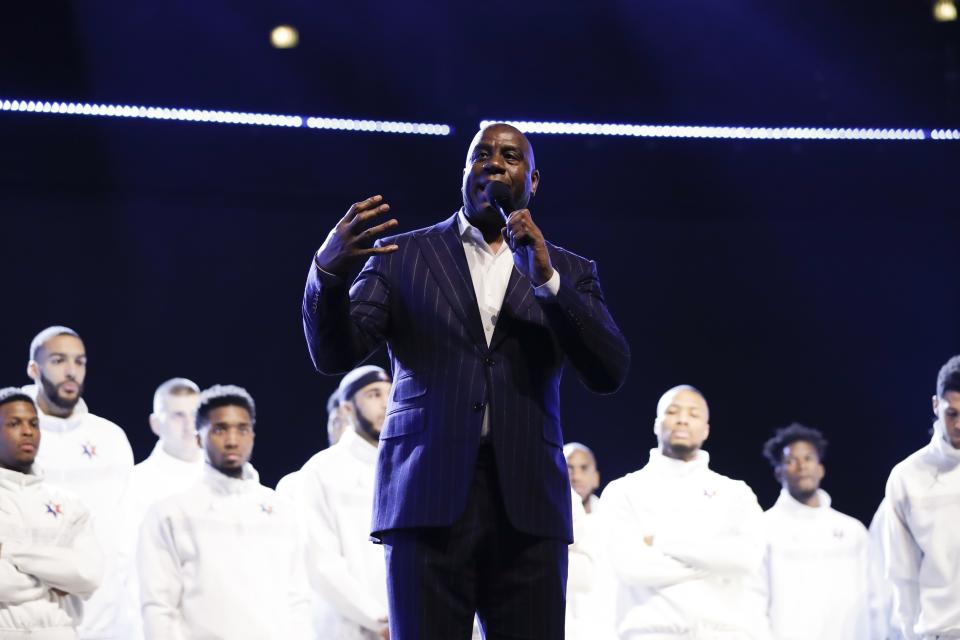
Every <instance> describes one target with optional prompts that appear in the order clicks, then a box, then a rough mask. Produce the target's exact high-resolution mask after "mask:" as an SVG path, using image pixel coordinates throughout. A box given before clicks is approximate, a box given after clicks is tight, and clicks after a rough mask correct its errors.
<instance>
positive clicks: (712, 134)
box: [480, 120, 928, 140]
mask: <svg viewBox="0 0 960 640" xmlns="http://www.w3.org/2000/svg"><path fill="white" fill-rule="evenodd" d="M496 122H505V123H507V124H510V125H513V126H514V127H516V128H517V129H520V130H521V131H523V132H524V133H533V134H537V133H542V134H556V135H575V136H585V135H592V136H625V137H632V138H675V139H708V140H709V139H713V140H925V139H927V137H928V134H927V132H925V131H924V130H923V129H870V128H864V129H851V128H827V127H708V126H701V125H656V124H600V123H587V122H537V121H526V120H483V121H481V122H480V128H483V127H486V126H488V125H491V124H494V123H496Z"/></svg>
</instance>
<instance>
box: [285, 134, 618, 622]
mask: <svg viewBox="0 0 960 640" xmlns="http://www.w3.org/2000/svg"><path fill="white" fill-rule="evenodd" d="M539 180H540V173H539V171H537V169H536V165H535V160H534V156H533V149H532V147H531V146H530V143H529V141H528V140H527V139H526V137H525V136H524V135H523V134H522V133H521V132H520V131H518V130H517V129H515V128H513V127H511V126H508V125H504V124H497V125H492V126H489V127H487V128H485V129H483V130H481V131H480V132H478V133H477V135H476V136H475V137H474V139H473V141H472V143H471V145H470V149H469V151H468V153H467V160H466V166H465V167H464V176H463V189H462V190H463V208H462V209H461V210H460V211H459V212H458V213H456V214H455V215H453V216H452V217H450V218H448V219H447V220H445V221H443V222H441V223H439V224H437V225H434V226H432V227H428V228H426V229H420V230H417V231H413V232H409V233H404V234H401V235H395V236H392V237H382V236H384V234H387V233H389V232H390V231H392V230H393V229H394V228H395V227H396V226H397V224H398V223H397V221H396V219H390V220H387V221H385V222H382V221H381V220H382V219H383V217H385V214H387V213H388V212H389V210H390V206H389V205H388V204H387V203H386V202H385V201H384V199H383V198H382V197H381V196H373V197H371V198H368V199H366V200H364V201H362V202H358V203H356V204H354V205H353V206H351V207H350V209H349V210H348V211H347V213H346V214H345V215H344V216H343V218H342V219H341V220H340V221H339V222H338V223H337V225H336V227H334V229H333V230H332V231H331V232H330V234H329V235H328V236H327V239H326V240H325V241H324V243H323V245H322V246H321V247H320V249H319V250H318V251H317V253H316V255H315V256H314V261H313V264H312V265H311V268H310V273H309V276H308V279H307V285H306V290H305V291H304V299H303V322H304V330H305V333H306V338H307V344H308V347H309V350H310V355H311V357H312V358H313V362H314V364H315V366H316V368H317V369H318V370H319V371H321V372H323V373H327V374H332V373H337V372H341V371H345V370H348V369H351V368H353V367H354V366H356V364H357V363H358V362H360V361H362V360H363V359H364V358H366V357H367V356H368V355H370V353H371V352H373V351H374V350H375V349H376V348H377V347H378V346H379V345H380V344H381V343H383V342H384V341H385V342H386V343H387V346H388V349H389V354H390V360H391V366H392V370H393V379H394V386H393V391H392V394H391V397H390V401H389V405H388V409H387V418H386V423H385V424H384V427H383V431H382V434H381V440H380V451H379V458H378V462H377V484H376V491H375V497H374V514H373V524H372V531H373V535H374V537H375V538H379V539H380V540H381V541H382V542H383V544H384V548H385V555H386V562H387V575H388V578H387V581H388V593H389V599H390V632H391V635H392V637H393V638H394V639H395V640H431V639H437V640H440V639H442V640H449V639H454V640H456V639H464V640H465V639H467V638H469V637H470V631H471V622H472V619H473V615H474V612H476V613H477V615H478V616H479V618H480V620H481V623H482V625H483V627H484V631H485V633H486V637H487V638H530V639H534V638H537V639H539V638H543V639H551V640H562V638H563V619H564V590H565V583H566V568H567V549H566V547H567V544H568V543H570V542H571V539H572V531H571V515H570V513H571V511H570V510H571V501H570V487H569V481H568V478H567V468H566V461H565V459H564V457H563V451H562V448H561V447H562V444H563V435H562V432H561V428H560V415H559V409H560V398H559V389H560V374H561V370H562V367H563V364H564V362H565V361H569V362H570V364H571V365H572V366H573V368H574V369H575V370H576V371H577V373H578V375H579V377H580V379H581V380H582V381H583V383H584V384H585V385H586V386H587V387H588V388H590V389H592V390H593V391H596V392H598V393H612V392H614V391H616V390H617V389H618V388H619V387H620V385H621V384H622V383H623V380H624V378H625V376H626V372H627V368H628V366H629V362H630V352H629V348H628V346H627V343H626V340H625V339H624V337H623V336H622V335H621V333H620V331H619V329H618V328H617V326H616V324H615V323H614V321H613V318H612V317H611V316H610V313H609V312H608V311H607V307H606V304H605V302H604V298H603V294H602V292H601V289H600V283H599V279H598V276H597V271H596V265H595V264H594V263H593V262H591V261H589V260H586V259H584V258H581V257H579V256H577V255H574V254H573V253H570V252H568V251H565V250H564V249H561V248H559V247H557V246H554V245H552V244H549V243H547V242H546V241H545V240H544V238H543V234H542V233H541V231H540V229H539V227H538V226H537V225H536V224H535V223H534V221H533V217H532V215H531V213H530V211H529V209H527V206H528V204H529V201H530V197H531V196H532V195H533V194H534V193H536V190H537V186H538V183H539ZM493 182H501V183H503V185H505V188H504V187H500V188H502V189H504V190H505V191H508V192H509V201H508V202H504V203H502V204H504V205H506V206H503V207H502V208H503V209H504V210H505V211H507V212H509V216H508V217H507V219H506V220H504V219H503V217H502V214H501V212H500V207H498V206H497V203H496V202H494V201H493V198H491V196H490V195H489V194H490V193H491V188H490V187H489V186H488V185H490V184H491V183H493ZM496 186H499V185H496ZM498 200H499V199H498ZM504 200H506V196H504ZM374 240H376V242H375V243H374ZM371 243H373V244H372V246H371ZM363 260H366V264H365V266H363V269H362V270H361V271H360V273H359V275H358V276H357V277H356V279H355V280H354V281H353V285H352V286H351V287H349V288H348V286H347V284H348V283H349V282H350V281H351V279H352V276H353V274H354V273H355V269H357V267H358V266H359V265H360V264H361V263H362V262H363Z"/></svg>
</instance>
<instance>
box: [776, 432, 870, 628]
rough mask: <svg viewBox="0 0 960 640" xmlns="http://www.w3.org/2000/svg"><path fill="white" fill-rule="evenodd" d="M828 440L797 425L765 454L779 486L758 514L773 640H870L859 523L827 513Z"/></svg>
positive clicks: (865, 545) (863, 534)
mask: <svg viewBox="0 0 960 640" xmlns="http://www.w3.org/2000/svg"><path fill="white" fill-rule="evenodd" d="M826 451H827V441H826V439H825V438H824V437H823V434H822V433H820V431H818V430H816V429H811V428H809V427H805V426H803V425H801V424H791V425H790V426H787V427H784V428H782V429H778V430H777V431H776V433H775V434H774V436H773V437H772V438H770V439H769V440H767V442H766V444H764V446H763V455H764V456H765V457H766V458H767V460H769V461H770V464H771V465H772V466H773V471H774V475H775V476H776V478H777V480H779V481H780V486H781V490H780V497H779V498H778V499H777V503H776V504H775V505H773V507H771V508H770V509H769V510H768V511H767V512H766V513H764V514H763V516H764V517H763V519H764V525H765V530H766V536H767V553H766V559H765V562H764V566H763V572H762V574H761V579H760V585H761V589H762V590H763V591H764V592H765V593H766V605H767V613H768V616H769V618H770V627H771V629H772V632H773V637H774V639H775V640H806V639H809V638H817V640H871V639H872V638H876V637H878V636H877V635H875V634H874V633H872V632H871V621H870V614H869V587H870V584H869V542H868V537H867V530H866V528H865V527H864V526H863V524H861V523H860V521H859V520H856V519H854V518H851V517H850V516H848V515H844V514H842V513H840V512H839V511H836V510H835V509H833V508H832V507H831V506H830V495H829V494H828V493H827V492H826V491H824V490H823V489H821V488H820V482H821V481H822V480H823V476H824V473H825V470H824V467H823V458H824V456H825V455H826Z"/></svg>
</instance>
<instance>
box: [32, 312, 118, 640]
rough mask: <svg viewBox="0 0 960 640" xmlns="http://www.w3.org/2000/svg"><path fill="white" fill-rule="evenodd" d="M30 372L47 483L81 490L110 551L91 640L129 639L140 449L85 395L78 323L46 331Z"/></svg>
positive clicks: (86, 614) (86, 628)
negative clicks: (129, 561)
mask: <svg viewBox="0 0 960 640" xmlns="http://www.w3.org/2000/svg"><path fill="white" fill-rule="evenodd" d="M27 375H29V376H30V377H31V378H32V379H33V381H34V383H35V384H32V385H28V386H26V387H24V388H23V390H24V392H25V393H27V394H29V395H30V396H31V397H32V398H34V399H35V400H36V403H37V408H38V409H39V412H40V429H41V431H42V432H43V448H42V449H41V450H40V453H39V454H38V455H37V462H38V463H39V464H40V466H41V467H42V468H43V470H44V473H45V474H46V479H47V482H49V483H50V484H52V485H55V486H59V487H63V488H65V489H67V490H69V491H71V492H73V493H75V494H77V497H79V498H80V500H81V501H82V502H83V503H84V504H85V505H86V506H87V508H88V509H89V510H90V514H91V516H92V518H93V528H94V532H95V535H96V538H97V542H98V543H99V545H100V549H101V551H102V552H103V557H104V573H103V582H102V583H101V585H100V588H98V589H97V591H96V593H94V594H93V596H91V598H90V599H89V600H88V601H87V602H86V604H85V605H84V611H83V621H82V622H81V623H80V628H79V629H80V637H81V638H82V639H83V640H128V639H127V638H125V637H123V635H122V634H121V632H120V630H119V620H120V614H121V610H122V602H123V598H122V595H121V588H122V579H123V577H122V575H121V574H120V571H119V554H118V552H117V549H118V545H119V543H120V539H119V534H118V532H119V530H120V504H121V499H122V497H123V493H124V490H125V488H126V485H127V480H128V479H129V476H130V470H131V469H132V468H133V450H132V449H131V448H130V442H129V441H128V440H127V436H126V434H125V433H124V432H123V429H121V428H120V427H118V426H117V425H115V424H114V423H112V422H110V421H109V420H106V419H104V418H101V417H99V416H96V415H93V414H92V413H90V411H89V410H88V409H87V405H86V403H85V402H84V401H83V389H84V383H85V382H86V375H87V352H86V348H85V347H84V344H83V341H82V340H81V339H80V336H78V335H77V333H76V332H75V331H73V330H72V329H68V328H67V327H60V326H54V327H49V328H47V329H44V330H43V331H41V332H40V333H38V334H37V336H36V337H35V338H34V339H33V341H32V342H31V343H30V361H29V362H28V364H27Z"/></svg>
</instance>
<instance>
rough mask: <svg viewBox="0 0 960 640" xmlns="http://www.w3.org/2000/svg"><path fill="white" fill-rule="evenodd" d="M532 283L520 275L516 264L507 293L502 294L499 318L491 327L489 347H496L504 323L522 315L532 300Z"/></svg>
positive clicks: (499, 340)
mask: <svg viewBox="0 0 960 640" xmlns="http://www.w3.org/2000/svg"><path fill="white" fill-rule="evenodd" d="M533 297H534V296H533V285H532V284H531V283H530V281H529V280H528V279H527V278H526V276H523V275H520V272H519V271H518V270H517V267H516V265H514V267H513V270H512V271H511V272H510V282H509V283H508V284H507V293H506V294H505V295H504V296H503V305H502V306H501V307H500V318H499V319H498V320H497V326H496V327H494V329H493V338H491V339H490V349H491V350H493V349H496V348H497V347H498V346H499V345H500V343H501V342H503V338H504V337H505V336H506V331H507V329H506V327H505V324H507V323H509V322H510V321H511V320H513V319H517V318H521V317H523V316H522V314H523V312H524V310H525V309H526V308H527V306H528V305H529V304H530V303H532V302H533Z"/></svg>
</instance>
